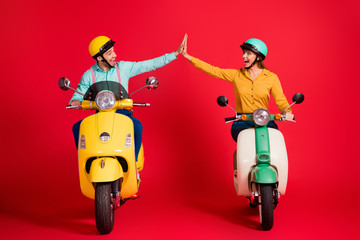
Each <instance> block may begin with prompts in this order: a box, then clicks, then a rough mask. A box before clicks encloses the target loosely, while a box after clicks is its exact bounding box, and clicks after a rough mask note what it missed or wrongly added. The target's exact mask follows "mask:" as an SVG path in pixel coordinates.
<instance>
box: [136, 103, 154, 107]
mask: <svg viewBox="0 0 360 240" xmlns="http://www.w3.org/2000/svg"><path fill="white" fill-rule="evenodd" d="M133 106H135V107H150V103H133Z"/></svg>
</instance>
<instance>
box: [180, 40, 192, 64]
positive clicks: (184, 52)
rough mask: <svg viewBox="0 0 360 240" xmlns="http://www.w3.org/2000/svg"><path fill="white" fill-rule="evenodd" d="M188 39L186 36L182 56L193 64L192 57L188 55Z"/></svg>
mask: <svg viewBox="0 0 360 240" xmlns="http://www.w3.org/2000/svg"><path fill="white" fill-rule="evenodd" d="M187 38H188V35H187V34H185V37H184V40H185V41H183V42H184V48H183V51H182V53H181V54H182V55H183V56H184V58H186V59H187V60H189V61H190V62H191V60H192V56H190V55H189V54H188V53H187Z"/></svg>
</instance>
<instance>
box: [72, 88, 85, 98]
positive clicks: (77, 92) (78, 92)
mask: <svg viewBox="0 0 360 240" xmlns="http://www.w3.org/2000/svg"><path fill="white" fill-rule="evenodd" d="M68 88H69V89H71V90H73V91H74V92H77V93H78V94H80V95H81V96H83V97H84V96H85V95H84V94H82V93H81V92H79V91H76V90H75V89H73V88H72V87H68Z"/></svg>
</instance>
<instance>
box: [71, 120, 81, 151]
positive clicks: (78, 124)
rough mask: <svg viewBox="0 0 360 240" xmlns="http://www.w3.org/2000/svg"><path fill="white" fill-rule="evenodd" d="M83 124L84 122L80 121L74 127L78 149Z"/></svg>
mask: <svg viewBox="0 0 360 240" xmlns="http://www.w3.org/2000/svg"><path fill="white" fill-rule="evenodd" d="M81 122H82V120H80V121H78V122H77V123H75V124H74V126H73V128H72V132H73V135H74V140H75V146H76V149H77V148H78V145H79V133H80V124H81Z"/></svg>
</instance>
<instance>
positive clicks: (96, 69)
mask: <svg viewBox="0 0 360 240" xmlns="http://www.w3.org/2000/svg"><path fill="white" fill-rule="evenodd" d="M92 67H93V70H95V71H97V72H103V73H106V72H105V71H104V70H102V69H101V68H100V67H99V65H98V64H97V62H96V63H95V64H94V65H93V66H92ZM113 68H114V67H112V68H110V70H109V72H108V73H110V72H112V71H114V70H113Z"/></svg>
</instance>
